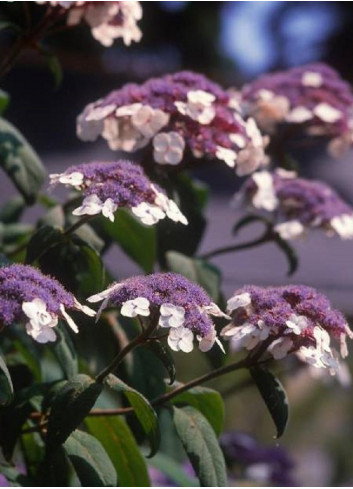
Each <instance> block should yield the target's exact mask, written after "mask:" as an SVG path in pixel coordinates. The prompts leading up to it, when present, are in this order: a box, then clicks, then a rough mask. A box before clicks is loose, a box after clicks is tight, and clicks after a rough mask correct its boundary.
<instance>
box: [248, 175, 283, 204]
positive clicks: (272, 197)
mask: <svg viewBox="0 0 353 489" xmlns="http://www.w3.org/2000/svg"><path fill="white" fill-rule="evenodd" d="M252 179H253V180H254V182H255V183H256V186H257V191H256V193H255V195H254V196H253V198H252V203H253V206H254V207H256V208H257V209H265V210H266V211H270V212H271V211H274V210H275V209H276V208H277V206H278V199H277V196H276V193H275V189H274V186H273V178H272V175H271V174H270V173H269V172H267V171H260V172H257V173H254V174H253V175H252Z"/></svg>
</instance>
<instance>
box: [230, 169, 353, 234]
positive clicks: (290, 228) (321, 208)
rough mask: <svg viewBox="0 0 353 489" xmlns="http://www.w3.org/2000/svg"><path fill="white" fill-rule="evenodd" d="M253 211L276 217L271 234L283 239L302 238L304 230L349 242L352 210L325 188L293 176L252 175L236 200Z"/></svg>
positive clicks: (279, 174) (323, 184)
mask: <svg viewBox="0 0 353 489" xmlns="http://www.w3.org/2000/svg"><path fill="white" fill-rule="evenodd" d="M239 197H240V200H242V201H243V202H245V203H248V204H250V205H251V206H252V207H253V208H255V209H258V210H264V211H268V212H274V213H276V217H277V220H278V224H277V225H276V226H275V230H276V231H277V232H278V233H279V234H280V236H281V237H282V238H283V239H288V240H290V239H294V238H297V237H299V236H302V235H303V234H304V233H305V231H306V230H307V229H318V228H320V229H323V230H324V231H325V232H326V233H327V234H328V235H334V234H336V235H338V236H339V237H340V238H342V239H353V208H352V207H351V206H350V205H349V204H347V203H346V202H345V201H344V200H342V199H341V198H340V197H339V195H338V194H337V193H336V192H335V191H334V190H333V189H332V188H331V187H329V186H328V185H327V184H325V183H323V182H321V181H318V180H306V179H304V178H298V177H297V176H296V174H295V173H294V172H287V171H285V170H277V172H275V173H270V172H267V171H260V172H256V173H254V174H253V175H251V176H250V177H249V178H248V179H247V181H246V182H245V184H244V186H243V189H242V190H241V192H240V194H239V195H238V196H237V199H238V200H239Z"/></svg>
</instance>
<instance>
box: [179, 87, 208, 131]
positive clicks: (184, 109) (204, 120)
mask: <svg viewBox="0 0 353 489" xmlns="http://www.w3.org/2000/svg"><path fill="white" fill-rule="evenodd" d="M215 99H216V97H215V96H214V95H213V94H212V93H208V92H205V91H204V90H192V91H190V92H188V94H187V102H180V101H177V102H174V104H175V106H176V108H177V109H178V111H179V112H180V113H181V114H183V115H187V116H189V117H190V118H191V119H193V120H195V121H197V122H199V123H200V124H209V123H210V122H212V120H213V119H214V117H215V115H216V111H215V108H214V107H213V106H212V103H213V102H214V101H215Z"/></svg>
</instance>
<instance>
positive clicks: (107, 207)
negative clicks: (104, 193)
mask: <svg viewBox="0 0 353 489" xmlns="http://www.w3.org/2000/svg"><path fill="white" fill-rule="evenodd" d="M117 208H118V206H117V204H116V203H115V202H114V201H113V199H111V198H110V197H109V198H108V199H107V200H106V201H105V202H104V203H103V207H102V214H103V216H104V217H107V218H108V219H109V220H110V221H111V222H114V212H115V211H116V210H117Z"/></svg>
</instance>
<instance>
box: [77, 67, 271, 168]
mask: <svg viewBox="0 0 353 489" xmlns="http://www.w3.org/2000/svg"><path fill="white" fill-rule="evenodd" d="M77 134H78V136H79V138H80V139H82V140H84V141H94V140H96V139H97V137H98V136H102V137H103V138H104V139H106V140H107V142H108V145H109V147H110V148H111V149H113V150H123V151H127V152H134V151H137V150H138V149H140V148H144V147H145V146H147V145H149V144H150V143H151V144H152V146H153V155H154V160H155V162H156V163H158V164H161V165H178V164H180V163H181V162H182V161H183V159H184V153H185V151H187V150H188V151H190V152H191V154H192V155H193V156H194V157H195V158H201V157H209V158H216V159H219V160H222V161H224V162H225V163H226V164H227V165H228V166H230V167H232V168H234V167H236V171H237V174H238V175H245V174H249V173H251V172H253V171H254V170H255V169H256V168H258V167H259V166H261V165H263V164H265V163H266V162H267V158H266V157H265V155H264V146H265V144H266V141H265V140H264V139H263V137H262V135H261V134H260V132H259V130H258V128H257V126H256V123H255V121H254V120H253V119H249V120H247V121H246V120H244V119H243V117H241V115H240V112H239V110H238V109H237V108H236V107H235V106H234V101H232V99H231V97H230V95H229V94H228V93H227V92H226V91H225V90H223V89H222V88H221V87H220V86H219V85H217V84H215V83H213V82H211V81H210V80H208V79H207V78H206V77H204V76H203V75H200V74H197V73H192V72H189V71H182V72H179V73H175V74H173V75H165V76H163V77H161V78H153V79H150V80H148V81H147V82H145V83H143V84H142V85H137V84H132V83H130V84H127V85H125V86H124V87H123V88H121V89H119V90H115V91H114V92H111V93H110V94H108V95H107V96H106V97H105V98H103V99H100V100H97V101H96V102H93V103H91V104H89V105H88V106H87V107H86V108H85V109H84V111H83V112H82V114H81V115H80V116H79V117H78V121H77Z"/></svg>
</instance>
